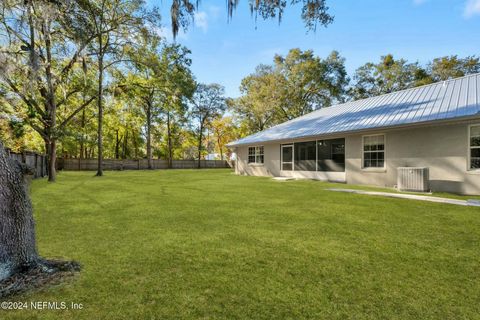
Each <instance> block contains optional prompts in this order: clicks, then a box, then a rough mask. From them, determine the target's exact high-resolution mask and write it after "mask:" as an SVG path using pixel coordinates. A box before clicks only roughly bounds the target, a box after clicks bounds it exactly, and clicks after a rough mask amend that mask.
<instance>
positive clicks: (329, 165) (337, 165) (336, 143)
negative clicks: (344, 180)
mask: <svg viewBox="0 0 480 320" xmlns="http://www.w3.org/2000/svg"><path fill="white" fill-rule="evenodd" d="M317 170H318V171H330V172H345V139H331V140H319V141H317Z"/></svg>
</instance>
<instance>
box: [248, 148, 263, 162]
mask: <svg viewBox="0 0 480 320" xmlns="http://www.w3.org/2000/svg"><path fill="white" fill-rule="evenodd" d="M260 147H262V148H263V153H258V154H257V148H260ZM250 148H254V149H255V162H250V161H249V159H248V158H249V157H250V152H249V149H250ZM257 156H263V162H257ZM247 164H248V165H249V166H255V167H260V166H263V165H265V146H263V145H261V146H248V147H247Z"/></svg>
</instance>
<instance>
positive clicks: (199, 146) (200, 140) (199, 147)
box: [197, 126, 203, 169]
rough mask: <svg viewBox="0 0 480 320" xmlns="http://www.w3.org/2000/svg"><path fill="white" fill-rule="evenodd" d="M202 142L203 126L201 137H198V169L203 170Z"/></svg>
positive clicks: (201, 127)
mask: <svg viewBox="0 0 480 320" xmlns="http://www.w3.org/2000/svg"><path fill="white" fill-rule="evenodd" d="M202 140H203V126H200V135H199V136H198V166H197V167H198V169H200V168H201V163H200V160H201V159H202Z"/></svg>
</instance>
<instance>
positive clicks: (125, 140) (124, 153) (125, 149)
mask: <svg viewBox="0 0 480 320" xmlns="http://www.w3.org/2000/svg"><path fill="white" fill-rule="evenodd" d="M128 154H129V152H128V127H127V128H125V136H124V138H123V151H122V159H126V158H127V156H128Z"/></svg>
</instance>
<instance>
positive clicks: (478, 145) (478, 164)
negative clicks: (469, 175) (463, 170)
mask: <svg viewBox="0 0 480 320" xmlns="http://www.w3.org/2000/svg"><path fill="white" fill-rule="evenodd" d="M469 152H470V169H471V170H480V125H474V126H471V127H470V150H469Z"/></svg>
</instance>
